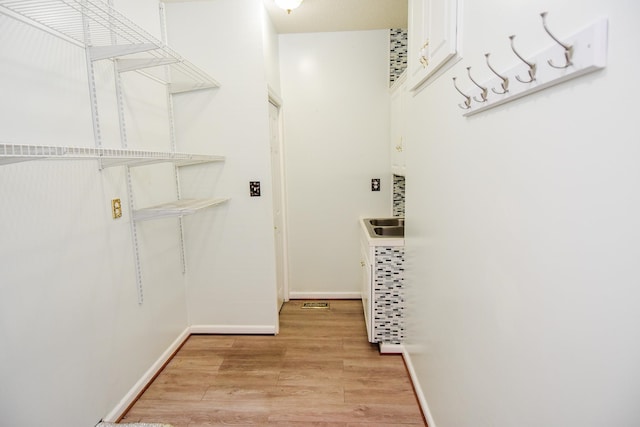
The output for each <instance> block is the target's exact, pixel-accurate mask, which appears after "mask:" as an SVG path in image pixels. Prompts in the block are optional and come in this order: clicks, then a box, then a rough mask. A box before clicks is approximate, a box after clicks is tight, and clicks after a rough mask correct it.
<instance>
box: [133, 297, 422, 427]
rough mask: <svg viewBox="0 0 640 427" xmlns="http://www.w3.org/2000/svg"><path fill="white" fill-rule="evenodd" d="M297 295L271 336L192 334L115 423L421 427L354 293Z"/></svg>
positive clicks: (403, 375) (401, 375)
mask: <svg viewBox="0 0 640 427" xmlns="http://www.w3.org/2000/svg"><path fill="white" fill-rule="evenodd" d="M302 302H303V301H290V302H288V303H286V304H285V305H284V307H283V309H282V311H281V315H280V334H278V335H277V336H264V335H192V336H191V337H189V339H188V340H187V341H186V342H185V344H184V345H183V347H182V348H181V349H180V350H179V351H178V353H177V354H176V355H175V357H174V358H173V359H172V360H171V362H169V364H168V365H167V366H166V367H165V369H164V370H163V371H162V372H161V373H160V375H158V377H157V378H156V379H155V381H154V382H153V383H152V384H151V386H150V387H149V388H148V389H147V390H146V391H145V393H144V394H143V395H142V396H141V397H140V399H139V400H138V401H137V402H136V403H135V404H134V405H133V406H132V407H131V408H130V410H129V411H128V412H127V414H126V415H125V416H124V418H123V419H122V420H121V422H123V423H124V422H164V423H171V424H173V425H174V426H175V427H205V426H207V427H209V426H217V425H266V426H307V425H312V426H337V427H356V426H361V427H364V426H368V427H371V426H424V425H426V423H425V421H424V418H423V416H422V414H421V412H420V408H419V405H418V402H417V399H416V397H415V394H414V391H413V389H412V386H411V382H410V380H409V374H408V373H407V371H406V368H405V365H404V362H403V360H402V356H400V355H380V354H379V353H378V349H377V346H375V345H371V344H369V342H368V341H367V338H366V330H365V325H364V317H363V313H362V303H361V302H360V301H359V300H352V301H330V305H331V308H330V309H329V310H323V309H302V308H301V305H302Z"/></svg>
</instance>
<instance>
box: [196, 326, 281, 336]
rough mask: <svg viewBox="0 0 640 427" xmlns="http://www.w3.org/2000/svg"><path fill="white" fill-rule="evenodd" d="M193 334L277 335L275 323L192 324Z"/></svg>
mask: <svg viewBox="0 0 640 427" xmlns="http://www.w3.org/2000/svg"><path fill="white" fill-rule="evenodd" d="M189 332H190V333H192V334H227V335H242V334H256V335H275V334H276V326H275V325H191V327H190V328H189Z"/></svg>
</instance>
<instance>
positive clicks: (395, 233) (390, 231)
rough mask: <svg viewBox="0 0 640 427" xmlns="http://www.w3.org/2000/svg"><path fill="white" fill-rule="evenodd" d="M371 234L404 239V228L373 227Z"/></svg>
mask: <svg viewBox="0 0 640 427" xmlns="http://www.w3.org/2000/svg"><path fill="white" fill-rule="evenodd" d="M373 232H374V233H376V235H378V236H383V237H404V227H401V226H392V227H373Z"/></svg>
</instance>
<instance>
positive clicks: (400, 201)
mask: <svg viewBox="0 0 640 427" xmlns="http://www.w3.org/2000/svg"><path fill="white" fill-rule="evenodd" d="M404 182H405V179H404V176H400V175H393V216H400V217H404Z"/></svg>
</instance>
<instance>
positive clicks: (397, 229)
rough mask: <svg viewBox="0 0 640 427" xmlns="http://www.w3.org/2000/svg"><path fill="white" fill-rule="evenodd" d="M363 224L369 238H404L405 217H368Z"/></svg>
mask: <svg viewBox="0 0 640 427" xmlns="http://www.w3.org/2000/svg"><path fill="white" fill-rule="evenodd" d="M362 224H363V225H364V228H365V229H366V231H367V233H368V234H369V238H374V239H384V238H388V239H398V238H404V218H366V219H363V220H362Z"/></svg>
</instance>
